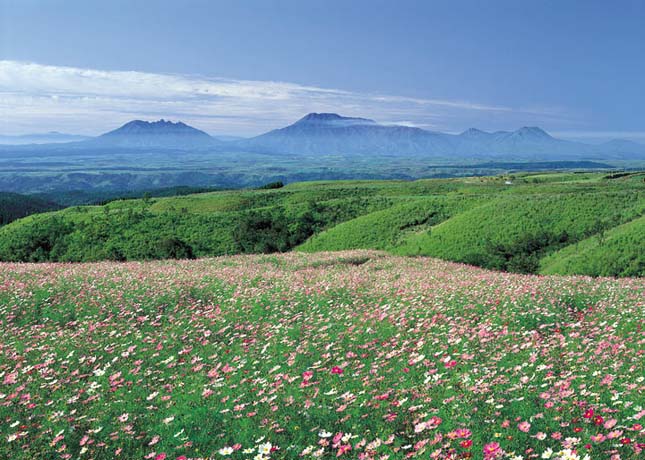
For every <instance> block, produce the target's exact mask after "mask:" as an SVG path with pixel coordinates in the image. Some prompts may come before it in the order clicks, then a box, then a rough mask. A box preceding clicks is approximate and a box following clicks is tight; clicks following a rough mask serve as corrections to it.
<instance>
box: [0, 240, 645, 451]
mask: <svg viewBox="0 0 645 460" xmlns="http://www.w3.org/2000/svg"><path fill="white" fill-rule="evenodd" d="M0 279H2V280H3V281H2V285H1V288H0V314H1V318H2V320H1V321H0V334H1V336H2V341H1V342H0V384H1V385H2V386H1V387H0V420H2V423H0V458H3V459H16V460H22V459H25V460H27V459H30V460H31V459H58V458H61V459H78V458H81V459H94V460H108V459H109V460H113V459H119V458H123V459H151V460H170V459H173V460H176V459H180V460H183V459H187V458H223V459H228V458H230V459H253V458H255V459H256V460H279V459H297V458H302V459H304V460H313V459H316V458H323V459H332V458H340V459H347V460H356V459H361V460H368V459H372V460H376V459H385V458H387V459H389V460H403V459H408V458H420V459H425V458H437V459H449V458H450V459H457V458H460V459H467V458H473V459H486V460H501V459H518V458H522V459H525V460H528V459H530V458H552V459H560V460H564V459H572V460H576V459H578V460H579V459H582V458H583V457H584V458H588V459H590V460H606V459H609V458H621V459H623V460H635V459H638V458H642V453H643V448H645V430H643V426H642V424H643V419H644V418H645V410H644V409H643V408H644V407H645V382H644V378H643V376H644V375H645V367H644V365H645V363H644V361H643V354H642V349H643V339H644V337H643V331H642V329H641V327H642V325H643V322H644V321H645V316H644V314H645V310H644V309H643V298H644V297H643V296H644V295H645V281H644V280H643V279H629V278H627V279H621V280H615V279H592V278H589V277H543V276H526V275H511V274H505V273H499V272H489V271H485V270H481V269H476V268H473V267H469V266H465V265H460V264H454V263H449V262H443V261H440V260H437V259H429V258H402V257H393V256H390V255H386V254H384V253H377V252H368V251H360V252H344V253H319V254H302V253H290V254H279V255H270V256H266V255H258V256H233V257H222V258H217V259H202V260H198V261H163V262H145V263H139V262H133V263H109V262H103V263H96V264H74V265H70V264H10V263H4V264H0ZM574 449H575V451H577V453H573V450H574ZM552 451H553V452H556V454H553V455H551V456H550V457H549V452H552ZM527 452H528V454H527ZM587 455H588V457H586V456H587Z"/></svg>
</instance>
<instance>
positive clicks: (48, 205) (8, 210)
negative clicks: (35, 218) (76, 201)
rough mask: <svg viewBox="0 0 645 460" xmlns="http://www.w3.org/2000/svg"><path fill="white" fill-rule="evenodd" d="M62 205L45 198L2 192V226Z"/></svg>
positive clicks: (0, 207)
mask: <svg viewBox="0 0 645 460" xmlns="http://www.w3.org/2000/svg"><path fill="white" fill-rule="evenodd" d="M59 208H60V206H58V205H56V204H54V203H52V202H49V201H47V200H44V199H40V198H36V197H32V196H26V195H20V194H18V193H9V192H0V226H2V225H6V224H8V223H10V222H13V221H14V220H17V219H20V218H22V217H26V216H29V215H31V214H36V213H39V212H46V211H53V210H55V209H59Z"/></svg>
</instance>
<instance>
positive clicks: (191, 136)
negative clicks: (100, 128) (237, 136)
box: [82, 119, 223, 150]
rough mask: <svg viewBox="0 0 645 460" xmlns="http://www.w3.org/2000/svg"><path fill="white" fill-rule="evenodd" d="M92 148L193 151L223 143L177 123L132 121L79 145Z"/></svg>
mask: <svg viewBox="0 0 645 460" xmlns="http://www.w3.org/2000/svg"><path fill="white" fill-rule="evenodd" d="M82 144H84V145H87V146H92V147H112V148H134V149H140V148H156V149H181V150H193V149H203V148H209V147H214V146H219V145H222V144H223V142H222V141H219V140H217V139H215V138H213V137H211V136H209V135H208V134H207V133H205V132H204V131H200V130H199V129H196V128H193V127H192V126H188V125H187V124H185V123H182V122H181V121H179V122H177V123H173V122H172V121H166V120H163V119H161V120H159V121H152V122H150V121H142V120H133V121H130V122H128V123H126V124H124V125H123V126H121V127H120V128H117V129H115V130H114V131H110V132H108V133H105V134H103V135H101V136H99V137H97V138H94V139H91V140H88V141H85V142H83V143H82Z"/></svg>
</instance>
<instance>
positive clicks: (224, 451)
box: [217, 447, 233, 455]
mask: <svg viewBox="0 0 645 460" xmlns="http://www.w3.org/2000/svg"><path fill="white" fill-rule="evenodd" d="M217 452H218V453H219V454H220V455H231V454H232V453H233V448H232V447H222V448H221V449H220V450H218V451H217Z"/></svg>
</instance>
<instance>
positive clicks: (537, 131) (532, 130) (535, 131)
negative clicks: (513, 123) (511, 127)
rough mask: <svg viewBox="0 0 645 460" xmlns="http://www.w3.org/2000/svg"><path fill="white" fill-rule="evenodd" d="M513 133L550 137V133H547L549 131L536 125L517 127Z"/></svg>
mask: <svg viewBox="0 0 645 460" xmlns="http://www.w3.org/2000/svg"><path fill="white" fill-rule="evenodd" d="M515 134H519V135H522V136H533V137H543V138H551V135H549V133H547V132H546V131H544V130H543V129H542V128H539V127H537V126H524V127H522V128H520V129H518V130H517V131H515Z"/></svg>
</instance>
